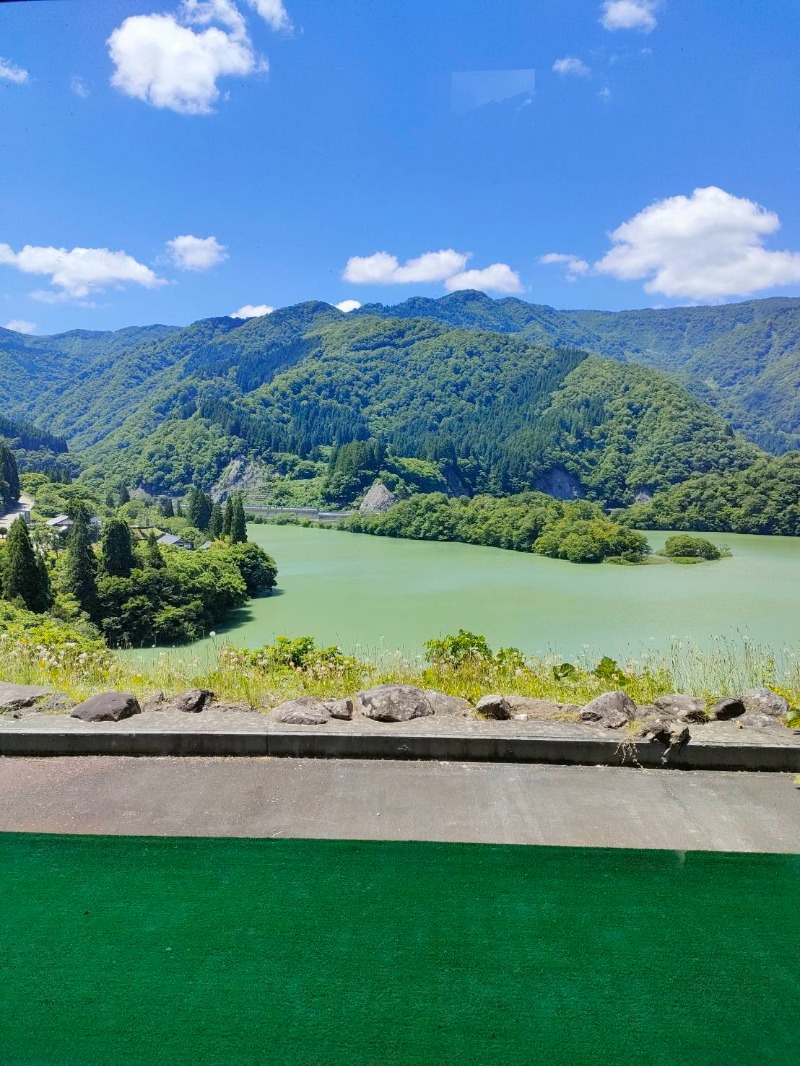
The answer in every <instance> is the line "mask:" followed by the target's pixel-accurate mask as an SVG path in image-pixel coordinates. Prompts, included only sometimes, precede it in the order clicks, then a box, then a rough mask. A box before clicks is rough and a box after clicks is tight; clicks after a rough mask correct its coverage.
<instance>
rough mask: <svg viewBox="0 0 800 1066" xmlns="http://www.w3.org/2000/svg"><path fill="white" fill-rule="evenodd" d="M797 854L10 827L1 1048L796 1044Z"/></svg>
mask: <svg viewBox="0 0 800 1066" xmlns="http://www.w3.org/2000/svg"><path fill="white" fill-rule="evenodd" d="M799 964H800V857H797V856H775V855H733V854H713V853H701V852H689V853H674V852H657V851H622V850H600V849H578V848H536V847H506V846H487V845H462V844H430V843H428V844H426V843H390V842H377V843H364V842H349V841H312V840H230V839H225V840H216V839H173V838H138V837H70V836H39V835H22V834H7V835H0V975H1V976H0V1061H1V1062H2V1063H47V1064H50V1063H67V1064H73V1063H79V1064H89V1063H91V1064H95V1063H108V1064H112V1066H116V1064H118V1063H142V1064H150V1063H153V1064H155V1063H157V1064H159V1066H162V1064H168V1066H172V1064H182V1063H192V1064H198V1063H215V1064H225V1063H258V1064H282V1063H298V1064H299V1063H302V1064H311V1063H326V1064H328V1063H330V1064H336V1066H351V1064H362V1063H376V1064H380V1066H387V1064H391V1063H403V1064H409V1063H425V1064H428V1063H430V1064H436V1066H439V1064H449V1063H453V1064H456V1063H458V1064H459V1066H467V1064H481V1066H484V1064H495V1063H496V1064H502V1066H512V1064H517V1063H520V1064H522V1063H524V1064H526V1066H527V1064H530V1063H546V1064H548V1066H552V1064H555V1063H569V1064H580V1066H583V1064H589V1063H603V1064H613V1066H621V1064H627V1063H637V1064H640V1063H641V1064H657V1063H664V1064H667V1063H669V1064H670V1066H674V1064H681V1063H692V1064H694V1063H697V1064H703V1066H709V1064H715V1063H719V1064H725V1066H730V1064H731V1063H767V1062H775V1063H781V1064H788V1063H794V1062H800V1023H798V1018H797V1009H798V987H800V965H799Z"/></svg>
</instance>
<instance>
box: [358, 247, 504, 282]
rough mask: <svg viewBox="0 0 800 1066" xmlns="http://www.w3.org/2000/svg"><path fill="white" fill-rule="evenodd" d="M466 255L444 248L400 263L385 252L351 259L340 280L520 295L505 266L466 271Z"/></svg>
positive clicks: (467, 255)
mask: <svg viewBox="0 0 800 1066" xmlns="http://www.w3.org/2000/svg"><path fill="white" fill-rule="evenodd" d="M469 258H470V253H469V252H457V251H455V250H454V249H453V248H443V249H441V250H440V251H438V252H425V253H424V254H423V255H420V256H417V258H416V259H407V260H406V261H405V263H400V261H399V260H398V258H397V256H395V255H390V254H389V253H388V252H376V253H375V254H374V255H367V256H358V255H356V256H353V257H352V258H351V259H348V261H347V266H346V267H345V269H344V273H343V274H342V277H343V278H344V280H345V281H352V282H355V283H356V284H360V285H409V284H430V283H433V282H438V281H441V282H444V286H445V288H446V289H447V290H448V292H455V291H456V290H457V289H485V290H487V291H493V292H521V291H522V282H521V281H520V279H519V275H518V274H517V273H516V272H515V271H513V270H512V269H511V267H509V266H508V265H507V264H506V263H492V264H491V266H488V267H484V268H483V269H482V270H467V269H466V265H467V260H468V259H469Z"/></svg>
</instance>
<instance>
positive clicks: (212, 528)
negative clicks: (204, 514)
mask: <svg viewBox="0 0 800 1066" xmlns="http://www.w3.org/2000/svg"><path fill="white" fill-rule="evenodd" d="M224 524H225V518H224V516H223V514H222V508H221V507H220V505H219V504H218V503H215V504H214V506H213V507H212V508H211V518H210V519H209V520H208V535H209V537H211V539H212V540H216V539H217V538H218V537H221V536H222V530H223V527H224Z"/></svg>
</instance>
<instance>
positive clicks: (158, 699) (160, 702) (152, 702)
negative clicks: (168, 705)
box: [142, 692, 165, 714]
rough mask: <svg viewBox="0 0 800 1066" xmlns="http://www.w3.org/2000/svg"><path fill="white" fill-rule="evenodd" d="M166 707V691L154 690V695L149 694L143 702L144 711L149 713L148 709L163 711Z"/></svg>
mask: <svg viewBox="0 0 800 1066" xmlns="http://www.w3.org/2000/svg"><path fill="white" fill-rule="evenodd" d="M164 707H165V703H164V693H163V692H154V693H153V695H152V696H148V697H147V699H146V700H145V701H144V703H143V704H142V712H143V713H144V714H147V712H148V711H162V710H163V709H164Z"/></svg>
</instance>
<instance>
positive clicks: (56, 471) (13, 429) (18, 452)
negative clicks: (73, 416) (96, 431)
mask: <svg viewBox="0 0 800 1066" xmlns="http://www.w3.org/2000/svg"><path fill="white" fill-rule="evenodd" d="M3 444H5V445H6V446H7V447H9V448H10V449H11V450H12V451H13V453H14V459H15V461H16V462H17V463H18V464H19V466H20V468H21V469H22V470H27V471H30V470H38V471H46V472H47V473H48V474H50V475H51V476H53V477H56V478H58V477H63V476H68V475H69V474H70V473H72V472H73V471H75V470H76V469H77V466H76V464H74V463H73V462H72V460H71V457H70V456H68V455H67V442H66V441H65V440H64V439H63V438H61V437H57V436H56V435H55V434H53V433H49V432H48V431H47V430H45V429H40V427H39V426H35V425H33V424H32V423H30V422H24V421H23V422H19V421H16V420H15V419H11V418H7V417H6V416H5V415H3V414H0V445H3Z"/></svg>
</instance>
